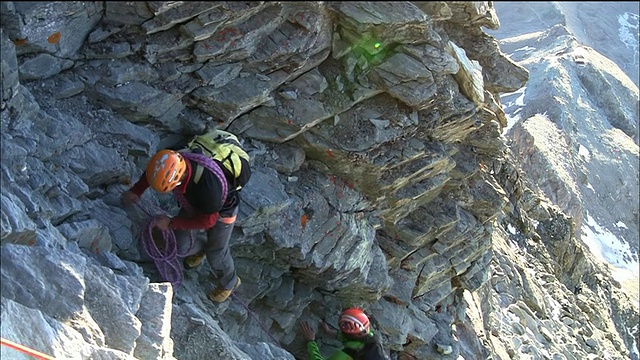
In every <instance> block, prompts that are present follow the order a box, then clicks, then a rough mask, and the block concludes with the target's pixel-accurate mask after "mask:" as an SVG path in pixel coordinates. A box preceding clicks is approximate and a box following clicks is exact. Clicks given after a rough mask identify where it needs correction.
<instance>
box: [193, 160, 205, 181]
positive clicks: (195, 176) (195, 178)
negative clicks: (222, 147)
mask: <svg viewBox="0 0 640 360" xmlns="http://www.w3.org/2000/svg"><path fill="white" fill-rule="evenodd" d="M203 172H204V168H203V167H202V166H200V164H196V171H195V173H194V174H193V182H194V183H195V184H197V183H198V181H199V180H200V178H201V177H202V173H203Z"/></svg>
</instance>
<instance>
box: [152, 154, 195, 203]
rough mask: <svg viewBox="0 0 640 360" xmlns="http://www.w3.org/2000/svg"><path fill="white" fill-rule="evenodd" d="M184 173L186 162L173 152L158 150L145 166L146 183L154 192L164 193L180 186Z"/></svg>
mask: <svg viewBox="0 0 640 360" xmlns="http://www.w3.org/2000/svg"><path fill="white" fill-rule="evenodd" d="M186 171H187V162H186V161H185V160H184V158H183V157H182V155H180V154H179V153H178V152H176V151H173V150H160V151H158V152H157V153H155V155H153V157H151V160H149V163H148V164H147V170H146V175H147V181H148V182H149V186H151V187H152V188H154V189H155V190H156V191H158V192H161V193H166V192H169V191H171V190H173V189H175V187H176V186H178V185H180V181H181V180H182V176H183V175H184V173H185V172H186Z"/></svg>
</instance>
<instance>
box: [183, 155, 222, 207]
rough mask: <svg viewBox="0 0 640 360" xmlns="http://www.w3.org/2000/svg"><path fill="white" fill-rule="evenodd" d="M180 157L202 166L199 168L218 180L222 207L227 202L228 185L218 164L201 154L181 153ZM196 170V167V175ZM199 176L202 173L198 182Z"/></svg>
mask: <svg viewBox="0 0 640 360" xmlns="http://www.w3.org/2000/svg"><path fill="white" fill-rule="evenodd" d="M180 155H182V156H184V157H185V158H186V159H188V160H191V161H193V162H195V163H197V164H199V165H202V166H200V168H202V167H205V168H207V170H209V171H211V172H212V173H213V174H214V175H215V176H216V177H217V178H218V181H220V185H221V186H222V194H221V195H220V197H221V198H222V205H224V203H225V202H226V201H227V195H228V194H229V184H228V183H227V178H226V177H225V176H224V173H223V172H222V169H220V166H218V164H217V163H216V162H215V161H213V159H211V158H210V157H208V156H206V155H203V154H196V153H192V152H181V153H180ZM197 168H198V166H196V173H197V172H198V169H197ZM201 176H202V171H200V176H199V177H198V180H200V177H201ZM194 180H195V179H194Z"/></svg>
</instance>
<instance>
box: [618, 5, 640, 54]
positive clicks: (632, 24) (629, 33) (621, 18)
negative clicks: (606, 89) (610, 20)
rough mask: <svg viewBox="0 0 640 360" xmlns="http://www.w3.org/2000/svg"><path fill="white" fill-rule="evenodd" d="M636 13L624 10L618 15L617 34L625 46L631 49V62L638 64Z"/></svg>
mask: <svg viewBox="0 0 640 360" xmlns="http://www.w3.org/2000/svg"><path fill="white" fill-rule="evenodd" d="M638 23H639V20H638V14H633V13H628V12H625V13H624V14H621V15H618V24H620V27H619V28H618V36H619V37H620V41H622V42H623V43H624V44H625V46H626V47H627V48H629V49H633V53H634V55H633V63H634V64H638Z"/></svg>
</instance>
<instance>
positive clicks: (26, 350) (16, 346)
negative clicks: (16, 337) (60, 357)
mask: <svg viewBox="0 0 640 360" xmlns="http://www.w3.org/2000/svg"><path fill="white" fill-rule="evenodd" d="M0 342H1V343H2V345H4V346H8V347H10V348H12V349H15V350H18V351H20V352H22V353H25V354H27V355H31V356H33V357H34V358H36V359H40V360H55V358H53V357H51V356H49V355H46V354H43V353H41V352H39V351H36V350H33V349H29V348H28V347H26V346H23V345H20V344H16V343H14V342H13V341H9V340H7V339H5V338H0Z"/></svg>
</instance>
